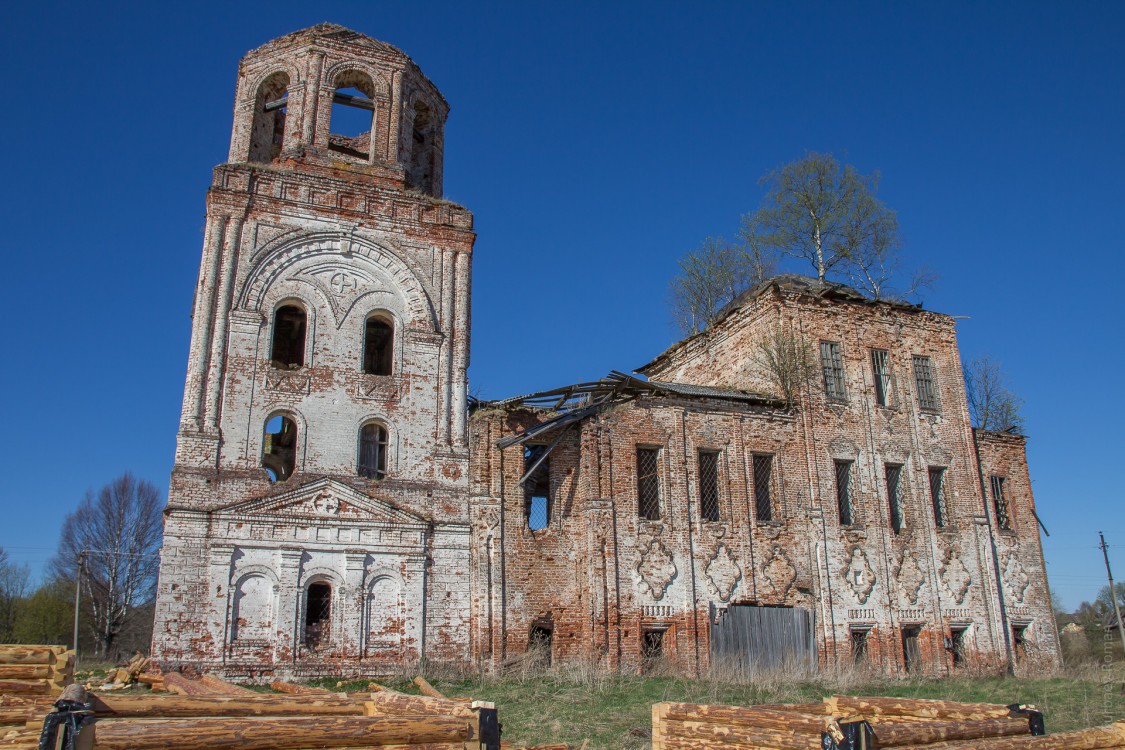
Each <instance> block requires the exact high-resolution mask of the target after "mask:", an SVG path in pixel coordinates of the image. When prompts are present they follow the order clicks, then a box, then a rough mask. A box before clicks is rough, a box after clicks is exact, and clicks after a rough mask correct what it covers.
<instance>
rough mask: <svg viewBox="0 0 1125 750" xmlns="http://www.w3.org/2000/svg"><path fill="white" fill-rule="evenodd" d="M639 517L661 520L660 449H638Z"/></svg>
mask: <svg viewBox="0 0 1125 750" xmlns="http://www.w3.org/2000/svg"><path fill="white" fill-rule="evenodd" d="M637 515H639V516H640V517H641V518H643V519H646V520H649V521H659V520H660V449H659V448H637Z"/></svg>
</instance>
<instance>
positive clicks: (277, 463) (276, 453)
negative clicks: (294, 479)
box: [262, 414, 297, 482]
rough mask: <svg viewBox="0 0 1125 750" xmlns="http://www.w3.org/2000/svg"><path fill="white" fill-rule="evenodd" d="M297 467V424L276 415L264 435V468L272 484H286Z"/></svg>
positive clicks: (267, 423)
mask: <svg viewBox="0 0 1125 750" xmlns="http://www.w3.org/2000/svg"><path fill="white" fill-rule="evenodd" d="M296 465H297V423H296V422H294V421H293V420H292V419H290V418H289V417H286V416H283V415H281V414H275V415H274V416H272V417H270V418H269V419H268V420H266V428H265V430H264V431H263V433H262V468H264V469H265V470H266V473H267V474H269V477H270V481H271V482H284V481H285V480H286V479H288V478H289V477H291V476H293V469H294V467H295V466H296Z"/></svg>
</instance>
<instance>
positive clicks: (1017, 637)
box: [1012, 625, 1027, 664]
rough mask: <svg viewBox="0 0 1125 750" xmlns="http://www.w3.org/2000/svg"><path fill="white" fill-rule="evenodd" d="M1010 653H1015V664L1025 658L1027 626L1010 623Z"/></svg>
mask: <svg viewBox="0 0 1125 750" xmlns="http://www.w3.org/2000/svg"><path fill="white" fill-rule="evenodd" d="M1012 653H1013V654H1015V657H1016V664H1020V663H1022V662H1023V660H1024V659H1025V658H1027V626H1026V625H1012Z"/></svg>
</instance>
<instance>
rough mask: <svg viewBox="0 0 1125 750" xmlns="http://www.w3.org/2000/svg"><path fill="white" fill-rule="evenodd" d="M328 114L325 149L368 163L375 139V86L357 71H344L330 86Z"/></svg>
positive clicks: (365, 75)
mask: <svg viewBox="0 0 1125 750" xmlns="http://www.w3.org/2000/svg"><path fill="white" fill-rule="evenodd" d="M332 85H333V86H334V88H335V92H334V93H333V95H332V113H331V115H330V119H329V121H328V131H329V134H328V150H329V151H334V152H335V153H337V154H341V155H343V156H347V157H349V158H352V159H358V160H360V161H371V157H372V141H373V140H374V138H375V85H374V84H373V83H372V81H371V77H370V76H369V75H367V74H366V73H361V72H360V71H358V70H347V71H344V72H342V73H340V74H339V75H337V76H336V80H335V81H333V84H332Z"/></svg>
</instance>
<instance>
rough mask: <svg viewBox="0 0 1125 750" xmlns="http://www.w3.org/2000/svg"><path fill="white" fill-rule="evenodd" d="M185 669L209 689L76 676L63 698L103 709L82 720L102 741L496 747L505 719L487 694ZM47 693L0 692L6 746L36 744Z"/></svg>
mask: <svg viewBox="0 0 1125 750" xmlns="http://www.w3.org/2000/svg"><path fill="white" fill-rule="evenodd" d="M177 676H178V675H177ZM171 677H172V674H168V675H166V676H165V678H166V679H168V678H171ZM178 677H179V676H178ZM181 679H183V680H184V682H185V683H187V684H189V685H191V686H192V688H191V689H194V688H197V687H198V688H202V689H203V690H204V691H206V692H199V693H196V694H187V695H153V694H151V693H131V694H130V693H118V692H106V693H101V694H96V693H89V692H86V691H85V689H84V688H82V687H81V686H77V685H75V686H72V688H70V691H68V693H65V694H64V695H63V696H62V700H60V703H61V702H62V701H63V700H72V701H74V702H75V703H74V704H72V705H74V706H79V705H86V704H89V705H90V707H91V708H92V710H93V716H94V717H96V719H95V720H94V721H93V723H92V725H91V726H89V727H86V728H84V729H83V730H82V736H81V741H82V742H89V743H91V744H90V745H88V746H89V747H93V748H95V749H96V750H162V749H167V750H203V749H204V748H231V749H232V750H233V749H235V748H237V750H291V749H294V750H300V749H304V748H346V747H350V748H356V747H358V748H369V749H374V748H384V747H387V746H394V748H395V750H452V749H453V748H458V749H459V750H463V749H465V748H472V750H499V744H500V738H499V724H498V722H497V720H496V709H495V707H494V706H493V705H492V704H490V703H485V702H480V701H478V702H472V701H456V700H448V699H445V698H434V697H428V696H421V695H406V694H403V693H399V692H396V691H393V690H385V691H382V692H378V693H370V694H368V693H364V694H347V693H329V692H327V691H323V692H320V691H317V690H316V689H315V688H306V687H304V686H294V687H296V688H297V690H296V691H294V692H290V693H283V694H264V693H255V692H253V691H251V690H248V689H245V688H241V687H239V686H237V685H232V684H230V683H226V682H223V681H222V680H219V679H217V678H213V677H212V678H210V679H207V678H206V677H205V678H201V679H200V680H198V681H194V680H187V679H186V678H182V677H181ZM176 682H177V680H175V679H173V680H172V683H176ZM286 684H288V683H286ZM49 701H50V698H48V697H14V696H3V697H0V749H4V750H33V748H37V747H39V741H40V732H41V730H42V727H43V726H44V720H45V719H46V718H47V714H48V713H49V712H50V711H52V706H51V704H50V702H49ZM56 713H57V710H56ZM80 746H81V745H80Z"/></svg>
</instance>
